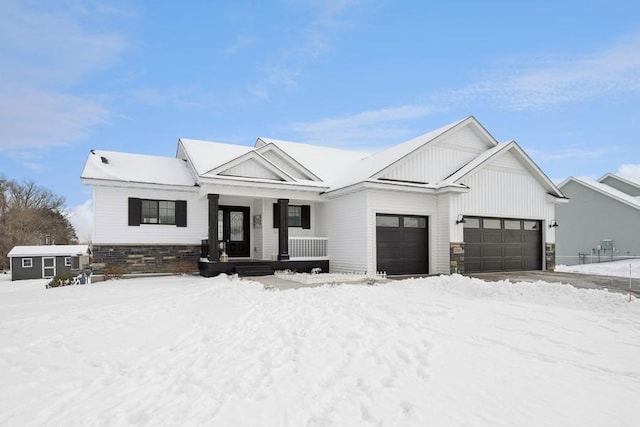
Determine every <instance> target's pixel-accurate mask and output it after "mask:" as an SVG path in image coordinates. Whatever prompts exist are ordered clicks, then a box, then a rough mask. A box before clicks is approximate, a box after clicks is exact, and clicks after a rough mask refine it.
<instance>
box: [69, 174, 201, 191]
mask: <svg viewBox="0 0 640 427" xmlns="http://www.w3.org/2000/svg"><path fill="white" fill-rule="evenodd" d="M80 182H81V183H82V184H84V185H91V186H95V187H114V188H139V189H140V188H141V189H145V190H167V191H182V192H184V191H187V192H193V193H195V192H198V186H197V185H188V186H187V185H169V184H153V183H148V182H134V181H120V180H108V179H95V178H80Z"/></svg>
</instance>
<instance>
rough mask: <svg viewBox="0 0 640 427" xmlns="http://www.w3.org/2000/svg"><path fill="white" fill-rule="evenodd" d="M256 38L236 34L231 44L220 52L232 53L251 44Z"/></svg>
mask: <svg viewBox="0 0 640 427" xmlns="http://www.w3.org/2000/svg"><path fill="white" fill-rule="evenodd" d="M256 40H257V39H256V38H255V37H249V36H242V35H239V36H236V39H235V40H234V42H233V44H231V46H228V47H226V48H224V49H222V50H221V51H220V52H221V53H223V54H225V55H234V54H236V53H238V52H241V51H243V50H245V49H247V48H248V47H250V46H251V45H253V44H254V43H255V42H256Z"/></svg>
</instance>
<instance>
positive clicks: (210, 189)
mask: <svg viewBox="0 0 640 427" xmlns="http://www.w3.org/2000/svg"><path fill="white" fill-rule="evenodd" d="M208 194H220V195H223V196H238V197H247V198H252V199H290V200H308V201H312V202H322V201H324V199H323V198H322V196H321V194H320V192H318V191H317V190H314V191H301V189H300V188H293V189H287V188H258V187H255V186H254V187H243V186H234V185H229V184H225V185H215V184H212V185H205V186H202V187H200V194H199V197H200V198H206V197H207V195H208Z"/></svg>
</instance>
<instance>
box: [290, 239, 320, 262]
mask: <svg viewBox="0 0 640 427" xmlns="http://www.w3.org/2000/svg"><path fill="white" fill-rule="evenodd" d="M328 241H329V238H327V237H289V259H290V260H293V261H296V260H298V261H300V260H306V259H308V260H312V259H313V260H317V259H329V256H328V254H327V242H328Z"/></svg>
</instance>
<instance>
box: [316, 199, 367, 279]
mask: <svg viewBox="0 0 640 427" xmlns="http://www.w3.org/2000/svg"><path fill="white" fill-rule="evenodd" d="M323 212H324V214H325V219H326V224H325V225H326V230H327V234H328V236H327V237H328V238H329V242H328V251H329V259H330V266H329V267H330V269H331V272H336V273H348V272H364V271H367V244H368V243H369V242H367V220H366V218H367V196H366V192H364V191H360V192H357V193H351V194H346V195H343V196H339V197H336V198H334V199H331V200H328V201H327V202H326V203H325V205H324V207H323Z"/></svg>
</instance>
